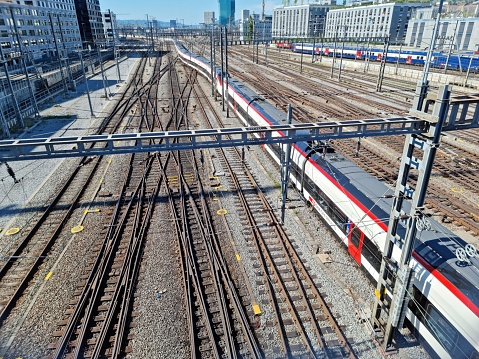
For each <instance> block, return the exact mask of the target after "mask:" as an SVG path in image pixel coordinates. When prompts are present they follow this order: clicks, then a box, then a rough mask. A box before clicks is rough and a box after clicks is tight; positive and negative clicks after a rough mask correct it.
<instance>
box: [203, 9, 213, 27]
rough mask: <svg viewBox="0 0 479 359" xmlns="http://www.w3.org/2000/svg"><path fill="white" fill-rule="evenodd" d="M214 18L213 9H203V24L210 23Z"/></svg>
mask: <svg viewBox="0 0 479 359" xmlns="http://www.w3.org/2000/svg"><path fill="white" fill-rule="evenodd" d="M214 20H215V12H214V11H205V13H204V20H203V21H204V24H205V25H212V24H213V23H214Z"/></svg>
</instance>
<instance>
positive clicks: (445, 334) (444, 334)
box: [426, 303, 459, 353]
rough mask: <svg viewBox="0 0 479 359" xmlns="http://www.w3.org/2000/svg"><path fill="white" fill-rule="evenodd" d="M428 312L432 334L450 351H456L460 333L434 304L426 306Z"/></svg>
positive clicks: (428, 323) (428, 321)
mask: <svg viewBox="0 0 479 359" xmlns="http://www.w3.org/2000/svg"><path fill="white" fill-rule="evenodd" d="M426 312H427V314H428V320H427V326H428V327H429V329H430V330H431V332H432V334H433V335H434V336H435V337H436V339H437V340H438V341H439V343H441V345H442V346H443V347H444V349H446V350H447V351H448V352H449V353H452V352H454V350H455V347H456V343H457V340H458V339H459V333H458V332H457V330H456V328H454V327H453V326H452V324H451V323H449V321H448V320H447V319H446V318H444V317H443V315H442V314H441V313H439V311H438V310H437V309H436V308H435V307H434V306H433V305H432V304H430V303H429V304H428V306H427V308H426Z"/></svg>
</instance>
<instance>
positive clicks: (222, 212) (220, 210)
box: [216, 208, 228, 215]
mask: <svg viewBox="0 0 479 359" xmlns="http://www.w3.org/2000/svg"><path fill="white" fill-rule="evenodd" d="M216 213H217V214H219V215H225V214H226V213H228V211H227V210H226V209H223V208H222V209H219V210H217V211H216Z"/></svg>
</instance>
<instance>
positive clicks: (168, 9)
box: [100, 0, 282, 24]
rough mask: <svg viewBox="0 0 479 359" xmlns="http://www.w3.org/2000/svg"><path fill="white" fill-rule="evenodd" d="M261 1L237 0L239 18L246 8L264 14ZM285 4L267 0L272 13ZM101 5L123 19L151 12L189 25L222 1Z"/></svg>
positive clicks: (113, 0)
mask: <svg viewBox="0 0 479 359" xmlns="http://www.w3.org/2000/svg"><path fill="white" fill-rule="evenodd" d="M261 3H262V0H236V3H235V6H236V12H235V17H236V19H239V18H240V16H241V10H243V9H249V10H250V11H254V12H255V13H261ZM281 4H282V2H281V0H266V1H265V5H266V13H267V14H272V11H273V7H274V6H278V5H281ZM100 7H101V10H102V11H106V10H107V9H110V10H111V11H113V12H114V13H117V14H118V19H120V20H130V19H131V20H139V19H146V14H148V15H149V16H152V17H155V18H156V19H157V20H159V21H169V20H173V19H184V20H185V24H198V23H200V22H203V13H204V12H205V11H214V12H215V14H218V0H169V1H164V0H100Z"/></svg>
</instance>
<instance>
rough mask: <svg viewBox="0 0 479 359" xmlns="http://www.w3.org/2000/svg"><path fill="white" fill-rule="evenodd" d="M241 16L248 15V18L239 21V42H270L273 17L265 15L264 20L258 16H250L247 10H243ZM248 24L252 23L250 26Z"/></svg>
mask: <svg viewBox="0 0 479 359" xmlns="http://www.w3.org/2000/svg"><path fill="white" fill-rule="evenodd" d="M242 15H248V17H247V18H245V19H244V20H243V18H242V19H241V20H240V24H239V25H240V40H253V39H254V40H258V41H260V42H268V41H271V40H272V33H271V29H272V26H273V17H272V16H271V15H265V17H264V19H261V16H260V15H259V14H251V15H250V14H249V10H243V12H242ZM250 22H253V23H252V25H250ZM248 30H251V31H250V32H249V31H248Z"/></svg>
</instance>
